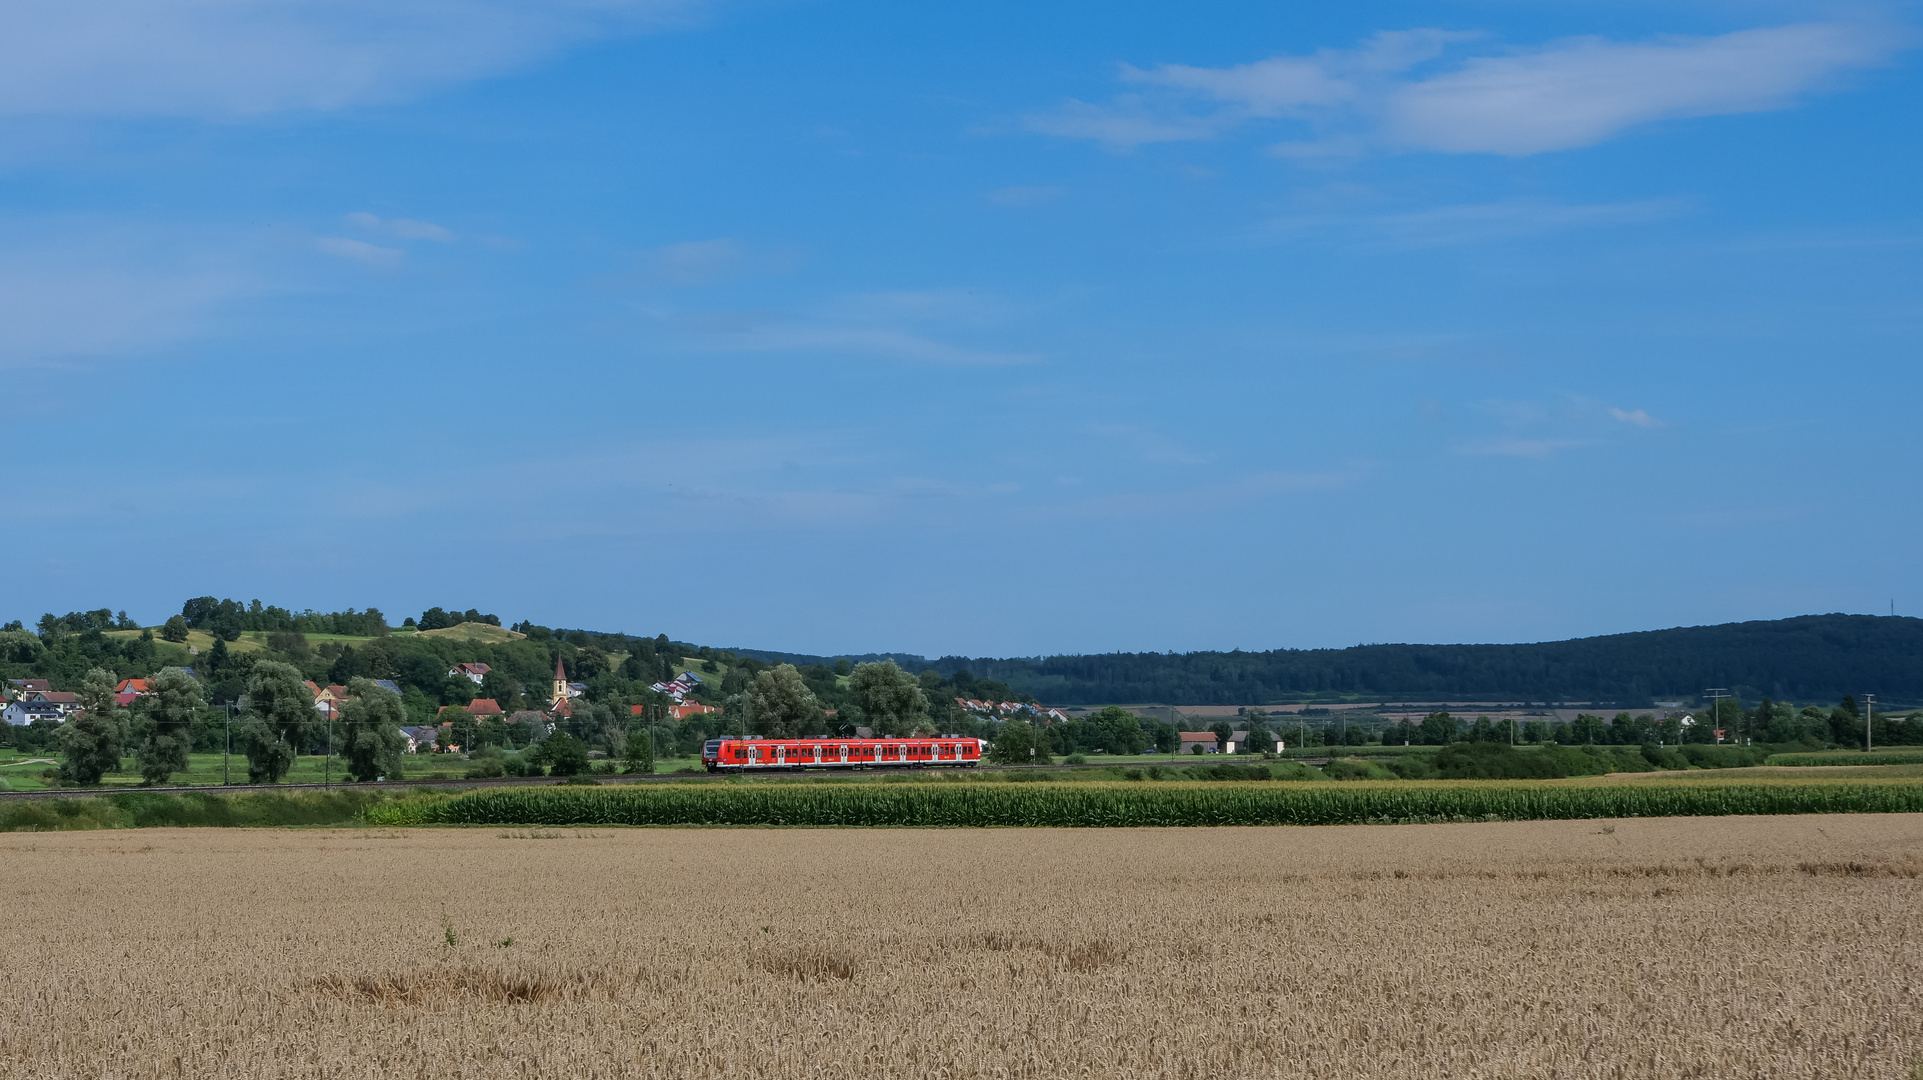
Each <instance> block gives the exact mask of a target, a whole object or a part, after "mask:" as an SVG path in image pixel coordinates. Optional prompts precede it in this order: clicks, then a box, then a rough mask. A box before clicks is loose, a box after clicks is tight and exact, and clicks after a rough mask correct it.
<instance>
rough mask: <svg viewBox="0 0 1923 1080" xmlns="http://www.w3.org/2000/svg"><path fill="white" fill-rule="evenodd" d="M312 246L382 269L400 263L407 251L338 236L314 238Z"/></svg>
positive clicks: (330, 253) (390, 267)
mask: <svg viewBox="0 0 1923 1080" xmlns="http://www.w3.org/2000/svg"><path fill="white" fill-rule="evenodd" d="M314 247H316V248H317V249H319V250H321V251H324V252H326V253H327V254H329V255H334V256H338V257H339V258H343V259H353V260H354V261H355V262H361V263H366V264H367V265H369V266H378V267H380V268H381V269H384V270H391V269H393V268H394V267H396V266H399V265H401V260H403V259H405V258H406V257H407V253H406V252H404V251H402V250H401V249H399V248H390V247H381V246H379V245H377V244H370V243H368V242H367V241H365V240H349V239H347V238H345V237H340V236H322V237H317V238H316V239H315V240H314Z"/></svg>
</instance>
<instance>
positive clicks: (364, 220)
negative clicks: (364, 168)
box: [346, 211, 454, 244]
mask: <svg viewBox="0 0 1923 1080" xmlns="http://www.w3.org/2000/svg"><path fill="white" fill-rule="evenodd" d="M346 220H347V222H348V223H349V224H352V225H358V226H360V227H361V228H363V229H366V230H368V231H369V232H379V233H386V234H388V235H390V236H398V237H400V238H401V239H403V240H432V241H434V242H435V243H439V244H451V243H453V242H454V233H453V232H452V231H451V230H449V229H446V228H443V227H442V226H439V225H436V224H434V223H433V222H430V221H414V220H412V219H410V218H382V217H376V216H375V215H373V214H370V213H367V212H366V211H355V212H354V213H352V214H348V215H347V217H346Z"/></svg>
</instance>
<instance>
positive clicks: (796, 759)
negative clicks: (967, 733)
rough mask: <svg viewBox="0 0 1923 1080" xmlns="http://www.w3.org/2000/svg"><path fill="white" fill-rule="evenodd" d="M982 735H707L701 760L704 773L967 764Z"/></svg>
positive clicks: (977, 757)
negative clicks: (860, 737) (775, 737)
mask: <svg viewBox="0 0 1923 1080" xmlns="http://www.w3.org/2000/svg"><path fill="white" fill-rule="evenodd" d="M987 748H988V744H987V743H986V742H984V741H982V740H981V739H968V738H963V737H961V736H958V735H937V736H932V737H929V738H915V739H908V738H903V739H709V740H708V741H707V743H706V744H704V745H703V746H702V748H701V763H702V764H703V765H706V766H707V767H708V771H709V772H741V771H745V770H748V769H755V770H761V769H875V768H882V769H903V768H910V769H914V768H942V767H948V768H955V767H959V768H969V767H972V766H975V765H980V764H981V761H982V751H984V750H986V749H987Z"/></svg>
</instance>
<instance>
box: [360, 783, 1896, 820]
mask: <svg viewBox="0 0 1923 1080" xmlns="http://www.w3.org/2000/svg"><path fill="white" fill-rule="evenodd" d="M1919 810H1923V784H1917V783H1915V782H1914V781H1899V782H1892V783H1876V782H1866V783H1855V784H1809V785H1795V784H1745V785H1732V784H1722V785H1715V786H1704V787H1691V786H1686V785H1680V784H1678V785H1654V784H1619V785H1612V786H1583V787H1576V786H1551V785H1546V784H1518V783H1475V782H1460V781H1458V782H1451V783H1448V784H1435V785H1425V784H1398V783H1385V784H1360V785H1354V786H1349V785H1342V786H1337V785H1314V786H1310V785H1304V784H1287V783H1269V784H1262V783H1256V784H1153V785H1149V784H1129V783H1117V784H796V783H760V784H687V785H660V786H654V787H646V788H635V787H620V788H614V787H604V788H591V787H590V788H548V787H544V788H496V789H485V790H480V791H472V792H468V793H466V794H462V795H455V796H422V797H419V798H412V799H405V800H400V801H396V802H391V803H385V804H377V805H373V806H370V807H369V808H368V809H367V811H366V817H367V820H369V821H370V822H372V823H374V824H380V825H508V824H514V825H806V826H938V827H940V826H946V827H985V826H1022V827H1057V828H1091V827H1095V828H1118V827H1133V826H1164V827H1170V826H1193V825H1212V826H1233V825H1351V824H1362V823H1372V822H1409V821H1437V820H1441V821H1451V820H1500V821H1537V820H1564V819H1582V818H1625V817H1714V816H1723V815H1730V814H1811V813H1819V814H1842V813H1901V812H1914V811H1919Z"/></svg>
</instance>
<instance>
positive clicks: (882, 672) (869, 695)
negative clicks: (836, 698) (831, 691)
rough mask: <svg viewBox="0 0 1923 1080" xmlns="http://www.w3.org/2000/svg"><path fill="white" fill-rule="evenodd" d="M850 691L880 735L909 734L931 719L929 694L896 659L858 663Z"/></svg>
mask: <svg viewBox="0 0 1923 1080" xmlns="http://www.w3.org/2000/svg"><path fill="white" fill-rule="evenodd" d="M848 689H849V690H851V691H853V693H854V695H855V704H856V706H858V707H859V708H860V709H861V715H862V716H863V717H864V718H865V719H866V720H867V722H868V726H869V727H872V728H874V729H875V734H877V735H906V734H908V733H910V732H912V731H914V730H915V729H916V727H917V725H919V724H921V723H922V722H923V721H924V720H926V719H927V717H928V695H927V693H925V692H924V691H923V690H922V688H921V683H920V682H919V681H918V680H917V679H916V678H915V677H914V676H913V675H910V674H908V673H907V672H906V671H903V670H902V669H901V668H900V667H899V666H897V665H896V663H895V662H894V661H893V660H880V661H877V662H875V663H872V664H856V665H855V670H854V673H853V674H851V675H850V676H849V677H848Z"/></svg>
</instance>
